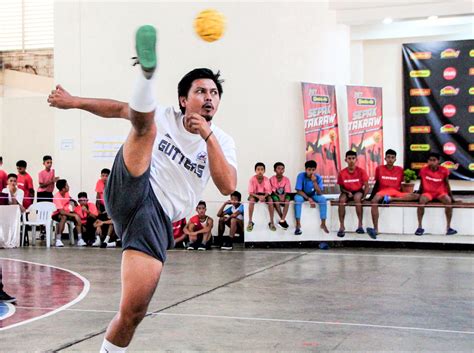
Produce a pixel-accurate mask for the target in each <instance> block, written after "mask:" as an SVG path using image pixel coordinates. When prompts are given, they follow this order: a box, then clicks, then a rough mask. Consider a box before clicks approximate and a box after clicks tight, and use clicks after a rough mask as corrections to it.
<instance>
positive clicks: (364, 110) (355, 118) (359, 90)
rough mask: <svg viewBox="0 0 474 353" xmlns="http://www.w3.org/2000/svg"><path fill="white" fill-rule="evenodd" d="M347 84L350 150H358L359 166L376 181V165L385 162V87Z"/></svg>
mask: <svg viewBox="0 0 474 353" xmlns="http://www.w3.org/2000/svg"><path fill="white" fill-rule="evenodd" d="M346 87H347V114H348V131H349V149H351V150H353V151H355V152H356V153H357V165H358V166H359V167H360V168H363V169H365V170H366V171H367V174H368V175H369V184H371V185H372V184H374V183H375V181H374V178H375V168H377V167H378V166H379V165H382V164H383V160H384V151H383V131H382V129H383V118H382V88H381V87H368V86H346Z"/></svg>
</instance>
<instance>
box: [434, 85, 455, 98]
mask: <svg viewBox="0 0 474 353" xmlns="http://www.w3.org/2000/svg"><path fill="white" fill-rule="evenodd" d="M458 93H459V88H455V87H453V86H446V87H443V88H441V90H440V91H439V94H440V95H441V96H457V95H458Z"/></svg>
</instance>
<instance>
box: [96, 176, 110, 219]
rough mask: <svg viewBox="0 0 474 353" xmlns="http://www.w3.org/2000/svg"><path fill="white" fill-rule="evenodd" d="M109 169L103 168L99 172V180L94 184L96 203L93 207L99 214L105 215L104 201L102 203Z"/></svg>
mask: <svg viewBox="0 0 474 353" xmlns="http://www.w3.org/2000/svg"><path fill="white" fill-rule="evenodd" d="M109 175H110V169H107V168H104V169H102V170H101V171H100V179H99V180H97V183H96V184H95V192H96V193H97V195H96V201H95V205H96V207H97V209H98V210H99V213H105V212H106V211H105V201H104V189H105V186H106V185H107V180H108V179H109Z"/></svg>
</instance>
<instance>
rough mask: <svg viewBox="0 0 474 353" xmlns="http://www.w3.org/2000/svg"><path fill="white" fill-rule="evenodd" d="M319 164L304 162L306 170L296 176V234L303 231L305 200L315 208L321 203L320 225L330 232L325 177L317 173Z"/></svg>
mask: <svg viewBox="0 0 474 353" xmlns="http://www.w3.org/2000/svg"><path fill="white" fill-rule="evenodd" d="M317 166H318V164H317V163H316V162H315V161H307V162H306V163H305V164H304V168H305V171H304V172H301V173H299V174H298V177H297V178H296V195H295V218H296V229H295V235H300V234H302V233H303V232H302V231H301V208H302V206H303V202H305V201H308V202H309V204H310V206H311V208H315V207H316V203H318V204H319V217H320V218H321V225H320V227H321V229H322V230H323V231H324V232H326V233H329V230H328V227H327V226H326V218H327V209H328V206H327V200H326V198H325V197H324V196H323V189H324V185H323V178H322V177H321V175H319V174H316V168H317Z"/></svg>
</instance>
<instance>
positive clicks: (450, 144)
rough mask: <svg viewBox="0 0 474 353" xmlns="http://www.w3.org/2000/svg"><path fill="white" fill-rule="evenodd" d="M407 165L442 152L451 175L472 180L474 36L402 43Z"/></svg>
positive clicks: (422, 162)
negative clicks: (455, 39) (456, 39)
mask: <svg viewBox="0 0 474 353" xmlns="http://www.w3.org/2000/svg"><path fill="white" fill-rule="evenodd" d="M403 79H404V103H405V115H404V119H405V135H404V136H405V168H411V169H414V170H419V169H421V167H423V166H424V165H425V163H426V160H427V156H428V153H429V152H430V151H431V152H438V153H439V154H441V164H442V165H443V166H444V167H446V168H448V169H450V172H451V174H450V175H451V178H453V179H462V180H471V181H472V180H474V160H473V157H474V40H460V41H450V42H430V43H412V44H404V45H403Z"/></svg>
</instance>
